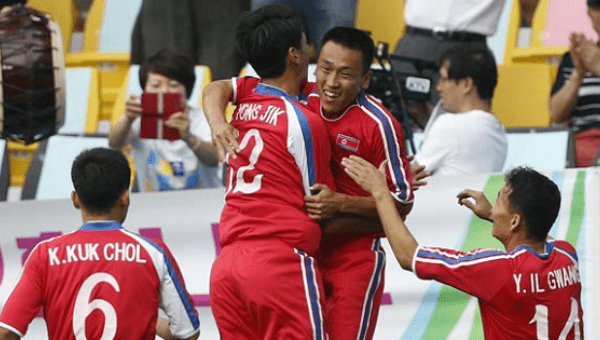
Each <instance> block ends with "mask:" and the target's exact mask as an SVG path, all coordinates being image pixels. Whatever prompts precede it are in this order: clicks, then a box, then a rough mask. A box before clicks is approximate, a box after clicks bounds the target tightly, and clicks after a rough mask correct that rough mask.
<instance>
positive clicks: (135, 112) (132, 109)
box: [125, 94, 142, 122]
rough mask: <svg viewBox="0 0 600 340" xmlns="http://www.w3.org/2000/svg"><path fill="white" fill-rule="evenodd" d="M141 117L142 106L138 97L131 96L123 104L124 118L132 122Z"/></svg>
mask: <svg viewBox="0 0 600 340" xmlns="http://www.w3.org/2000/svg"><path fill="white" fill-rule="evenodd" d="M141 116H142V106H141V104H140V97H138V96H136V95H133V94H132V95H130V96H129V98H128V99H127V101H126V102H125V117H127V118H128V119H129V120H130V121H131V122H133V121H134V120H135V119H136V118H138V117H141Z"/></svg>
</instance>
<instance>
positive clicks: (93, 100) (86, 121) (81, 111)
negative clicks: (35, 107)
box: [58, 67, 100, 134]
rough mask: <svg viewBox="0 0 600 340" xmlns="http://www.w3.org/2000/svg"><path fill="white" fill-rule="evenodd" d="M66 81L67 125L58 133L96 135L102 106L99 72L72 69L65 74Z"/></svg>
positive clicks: (77, 68) (85, 68)
mask: <svg viewBox="0 0 600 340" xmlns="http://www.w3.org/2000/svg"><path fill="white" fill-rule="evenodd" d="M65 79H66V87H67V90H66V93H67V95H66V107H65V123H64V125H63V126H62V128H60V130H58V133H59V134H84V133H96V132H97V128H98V118H99V106H100V89H99V78H98V70H97V69H96V68H93V67H70V68H67V70H66V72H65Z"/></svg>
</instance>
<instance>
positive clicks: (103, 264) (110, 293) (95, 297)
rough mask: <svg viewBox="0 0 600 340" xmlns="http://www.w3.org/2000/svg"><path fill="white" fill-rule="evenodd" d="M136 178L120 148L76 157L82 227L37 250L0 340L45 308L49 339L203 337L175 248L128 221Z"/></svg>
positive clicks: (23, 328)
mask: <svg viewBox="0 0 600 340" xmlns="http://www.w3.org/2000/svg"><path fill="white" fill-rule="evenodd" d="M130 177H131V170H130V169H129V163H128V162H127V159H126V158H125V157H124V156H123V154H122V153H121V152H120V151H117V150H111V149H105V148H95V149H91V150H87V151H84V152H82V153H81V154H80V155H79V156H77V158H76V159H75V161H74V162H73V167H72V170H71V178H72V179H73V186H74V187H75V191H73V193H72V195H71V198H72V200H73V205H74V206H75V208H77V209H80V210H81V215H82V218H83V222H84V224H83V226H81V227H80V228H79V229H78V230H76V231H74V232H71V233H69V234H66V235H63V236H59V237H56V238H53V239H50V240H47V241H43V242H40V243H39V244H38V245H37V246H36V247H35V248H34V249H33V251H32V252H31V255H30V256H29V258H28V259H27V261H26V262H25V266H24V268H23V272H22V273H21V276H20V278H19V281H18V282H17V285H16V286H15V288H14V291H13V292H12V293H11V295H10V296H9V298H8V300H7V301H6V304H5V305H4V308H3V309H2V313H1V314H0V339H2V340H9V339H19V338H20V337H22V336H23V335H24V334H25V333H26V332H27V327H28V325H29V323H30V322H31V320H33V318H34V317H35V316H36V314H37V313H38V312H39V310H40V309H41V308H42V307H43V308H44V318H45V319H46V325H47V327H48V338H49V339H51V340H71V339H72V340H75V339H77V340H80V339H124V340H126V339H131V340H140V339H145V340H153V339H155V335H156V334H158V335H159V336H161V337H163V338H165V339H190V340H194V339H197V338H198V336H199V334H200V333H199V332H200V321H199V320H198V315H197V312H196V310H195V309H194V305H193V302H192V300H191V298H190V297H189V295H188V293H187V291H186V289H185V284H184V282H183V278H182V276H181V273H180V271H179V268H178V266H177V263H176V262H175V259H174V258H173V256H172V255H171V253H170V251H169V250H168V249H167V248H166V246H165V245H164V244H163V243H162V242H160V241H156V242H153V241H149V240H147V239H144V238H143V237H141V236H139V235H137V234H134V233H132V232H130V231H128V230H126V229H124V228H123V226H122V223H123V221H125V217H126V215H127V210H128V208H129V184H130ZM159 307H160V308H161V309H162V310H163V311H164V312H165V313H166V315H167V317H168V320H165V319H163V318H159V317H158V309H159Z"/></svg>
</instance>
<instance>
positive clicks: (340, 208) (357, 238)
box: [222, 27, 414, 340]
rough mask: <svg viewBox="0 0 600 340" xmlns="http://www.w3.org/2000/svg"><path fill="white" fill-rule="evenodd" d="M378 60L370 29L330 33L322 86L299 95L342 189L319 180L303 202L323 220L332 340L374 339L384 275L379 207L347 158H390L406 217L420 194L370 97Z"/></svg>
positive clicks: (322, 59)
mask: <svg viewBox="0 0 600 340" xmlns="http://www.w3.org/2000/svg"><path fill="white" fill-rule="evenodd" d="M373 56H374V45H373V40H372V39H371V38H370V37H369V36H368V34H366V33H365V32H362V31H360V30H357V29H355V28H349V27H336V28H333V29H331V30H330V31H328V32H327V33H326V34H325V36H324V38H323V42H322V48H321V51H320V53H319V60H318V63H317V69H316V71H315V76H316V78H317V82H316V83H307V84H305V85H304V86H303V90H302V93H301V94H300V99H301V100H302V101H303V102H304V104H307V105H308V107H309V109H310V111H311V112H312V113H313V115H314V116H316V117H318V118H319V119H321V120H322V121H323V122H324V123H325V125H326V126H327V138H328V139H329V142H330V143H331V144H332V150H333V153H332V155H333V160H334V162H332V164H331V166H332V172H333V174H334V178H335V185H336V187H337V191H338V192H336V188H334V187H332V186H331V185H329V184H327V183H318V184H316V185H314V186H312V187H311V190H313V193H315V194H314V195H308V196H307V197H306V198H305V202H306V207H307V209H308V211H309V213H310V215H311V216H312V217H314V218H316V219H320V220H322V224H323V230H324V234H325V235H324V237H323V241H322V242H321V245H320V248H319V256H318V266H319V269H320V270H321V273H322V275H323V281H324V287H325V299H326V301H325V325H326V328H327V330H328V333H329V335H330V337H331V339H332V340H336V339H359V340H362V339H371V338H372V337H373V333H374V331H375V325H376V321H377V314H378V311H379V306H380V303H381V298H382V293H383V279H384V278H383V272H384V270H385V253H384V251H383V248H382V247H381V244H380V240H379V236H382V235H384V234H383V230H382V228H381V225H380V224H379V218H378V216H377V210H376V207H375V202H374V200H373V198H371V197H370V195H369V194H368V193H367V192H365V191H364V190H362V189H361V188H360V187H359V186H358V185H356V183H355V182H354V181H353V180H352V179H351V178H350V177H348V176H347V175H346V174H345V172H344V171H343V167H342V165H341V160H342V158H343V157H347V156H348V155H352V154H354V155H361V156H363V157H365V158H368V159H369V160H370V161H372V162H374V163H376V164H381V163H382V162H384V161H386V160H388V161H389V162H388V164H389V167H388V178H389V189H390V193H391V195H392V196H393V197H394V198H395V202H396V206H397V209H398V211H399V212H400V213H401V214H402V216H406V215H407V214H408V213H409V212H410V210H411V208H412V200H413V197H414V195H413V190H412V174H411V170H410V166H409V162H408V160H407V157H406V153H405V150H404V134H403V131H402V127H401V125H400V123H399V122H398V121H397V120H396V119H395V118H394V117H393V116H392V114H391V113H390V112H389V111H388V110H387V109H385V107H383V106H382V105H381V103H380V102H379V101H378V100H377V99H375V98H374V97H372V96H370V95H367V94H366V93H365V92H364V90H365V89H366V88H367V87H368V85H369V81H370V78H371V71H370V67H371V62H372V60H373ZM223 82H224V84H225V85H227V84H229V87H230V89H229V93H231V92H234V93H235V95H236V97H237V98H243V97H244V96H246V95H249V94H251V93H253V91H254V88H258V87H260V86H262V83H264V81H261V80H260V79H257V78H250V77H247V78H238V79H236V81H235V88H234V89H231V87H232V85H231V83H232V82H230V81H229V82H228V81H223ZM227 82H228V83H227ZM234 90H235V91H234ZM224 97H227V96H224ZM223 105H224V104H222V106H223ZM323 137H325V136H323ZM230 152H235V150H230ZM349 282H351V284H349Z"/></svg>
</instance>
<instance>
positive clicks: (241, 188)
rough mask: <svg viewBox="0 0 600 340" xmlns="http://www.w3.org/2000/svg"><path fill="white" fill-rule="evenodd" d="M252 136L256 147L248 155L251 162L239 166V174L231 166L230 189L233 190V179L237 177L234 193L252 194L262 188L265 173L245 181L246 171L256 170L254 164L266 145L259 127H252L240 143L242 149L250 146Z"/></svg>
mask: <svg viewBox="0 0 600 340" xmlns="http://www.w3.org/2000/svg"><path fill="white" fill-rule="evenodd" d="M250 138H254V147H253V148H252V151H251V152H250V157H248V162H249V164H248V165H244V166H241V167H239V169H237V174H235V170H234V169H232V168H229V185H228V186H227V187H228V188H229V189H228V190H231V186H232V183H231V181H233V178H234V177H235V187H234V188H233V192H234V193H235V192H241V193H243V194H252V193H255V192H257V191H258V190H260V188H261V186H262V177H263V174H258V175H256V176H254V177H253V178H252V180H251V181H249V182H246V181H244V173H245V172H246V171H248V170H254V166H255V165H256V162H258V158H259V157H260V154H261V152H262V151H263V148H264V147H265V143H264V142H263V139H262V137H261V136H260V132H259V131H258V130H257V129H250V130H248V132H246V134H245V135H244V138H243V139H242V142H241V143H240V150H242V149H245V148H246V147H247V146H248V143H249V142H250Z"/></svg>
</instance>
